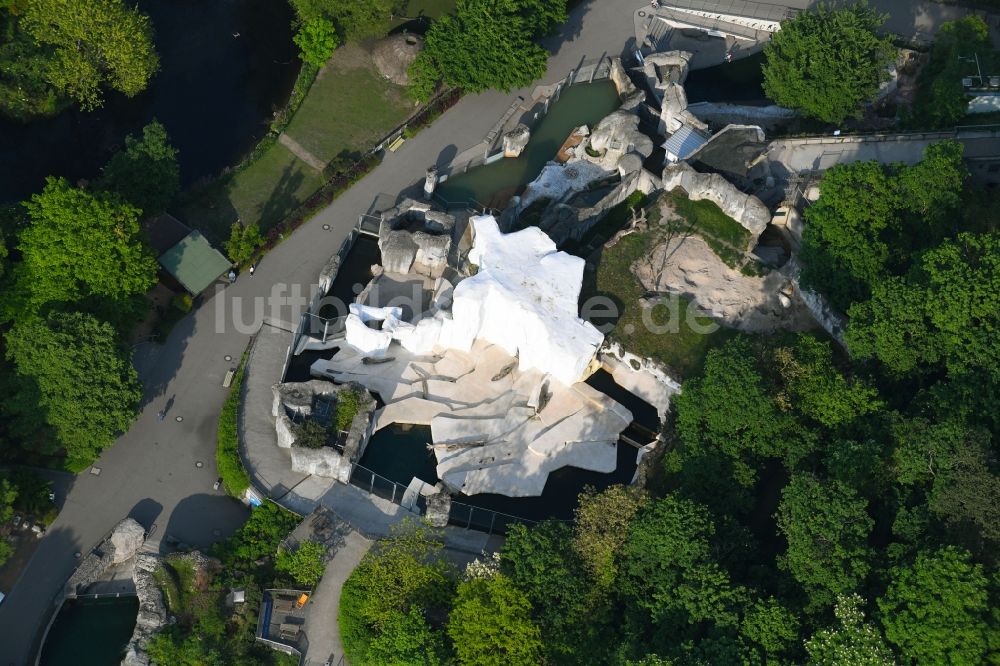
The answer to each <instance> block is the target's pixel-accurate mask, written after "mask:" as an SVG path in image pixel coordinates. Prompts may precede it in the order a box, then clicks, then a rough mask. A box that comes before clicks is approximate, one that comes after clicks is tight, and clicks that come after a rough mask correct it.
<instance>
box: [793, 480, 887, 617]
mask: <svg viewBox="0 0 1000 666" xmlns="http://www.w3.org/2000/svg"><path fill="white" fill-rule="evenodd" d="M866 506H867V502H866V501H865V500H864V499H862V498H859V497H858V496H857V494H856V493H855V492H854V490H853V489H851V488H850V487H849V486H846V485H844V484H843V483H840V482H836V481H834V482H827V483H824V482H821V481H820V480H818V479H816V478H815V477H813V476H812V475H809V474H795V475H793V476H792V479H791V481H790V482H789V483H788V485H787V486H786V487H785V489H784V490H783V491H782V493H781V504H780V505H779V507H778V514H777V516H776V517H777V521H778V529H779V530H780V531H781V533H782V534H783V535H784V536H785V538H786V539H787V540H788V550H787V552H786V553H785V556H784V557H783V558H782V561H781V565H782V566H783V567H786V568H787V570H788V571H789V572H790V573H791V574H792V576H793V577H794V578H795V580H797V581H798V582H799V583H800V584H801V585H802V586H803V587H804V588H805V590H806V593H807V595H808V597H809V600H808V601H809V603H808V605H809V607H810V608H811V609H812V610H818V609H820V608H822V607H823V606H826V605H829V604H830V603H831V602H832V601H833V599H834V598H835V596H836V595H838V594H848V593H851V592H854V591H855V590H856V589H857V588H858V587H859V585H860V584H861V582H862V581H863V580H864V578H865V576H867V575H868V572H869V570H870V566H871V562H870V560H871V552H870V550H869V547H868V544H867V539H868V535H869V534H870V533H871V531H872V526H873V521H872V519H871V517H869V515H868V513H867V511H866Z"/></svg>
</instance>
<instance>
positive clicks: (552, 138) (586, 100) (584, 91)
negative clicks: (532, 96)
mask: <svg viewBox="0 0 1000 666" xmlns="http://www.w3.org/2000/svg"><path fill="white" fill-rule="evenodd" d="M619 106H621V101H620V100H619V99H618V91H617V90H616V89H615V85H614V84H613V83H612V82H611V81H609V80H604V81H595V82H594V83H578V84H576V85H572V86H569V87H567V88H565V89H563V91H562V94H561V96H560V97H559V101H557V102H554V103H553V104H552V105H551V106H550V107H549V112H548V114H546V115H545V117H544V118H543V119H542V120H541V122H540V123H539V124H538V125H537V126H536V127H535V128H534V129H533V130H532V133H531V139H530V140H529V141H528V145H527V146H526V147H525V149H524V152H523V153H521V155H520V157H516V158H504V159H502V160H500V161H499V162H494V163H493V164H486V165H483V166H478V167H474V168H472V169H470V170H469V171H468V172H466V173H459V174H456V175H454V176H452V177H449V178H448V180H446V181H445V182H443V183H441V185H440V186H439V187H438V190H437V194H438V195H440V197H441V198H443V199H444V200H445V201H448V202H450V203H456V204H457V203H462V204H465V203H467V202H481V203H482V204H483V205H487V206H491V207H493V208H502V207H503V206H504V205H506V202H507V199H509V198H510V196H511V195H512V194H515V193H516V191H517V189H518V188H519V187H520V186H522V185H526V184H527V183H530V182H531V181H533V180H534V179H535V177H537V176H538V174H539V173H541V171H542V167H543V166H545V163H546V162H548V161H549V160H552V159H554V158H555V156H556V152H557V151H558V150H559V147H560V146H562V144H563V141H565V140H566V137H568V136H569V133H570V132H572V131H573V128H574V127H579V126H580V125H587V126H589V127H593V126H594V125H596V124H597V123H598V121H600V120H601V118H603V117H604V116H606V115H608V114H609V113H611V112H612V111H614V110H615V109H617V108H618V107H619Z"/></svg>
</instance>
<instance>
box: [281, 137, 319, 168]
mask: <svg viewBox="0 0 1000 666" xmlns="http://www.w3.org/2000/svg"><path fill="white" fill-rule="evenodd" d="M278 143H280V144H281V145H283V146H284V147H285V148H288V150H290V151H292V153H293V154H294V155H295V156H296V157H297V158H299V159H300V160H302V161H303V162H305V163H306V164H308V165H309V166H311V167H312V168H313V169H316V171H322V170H323V167H325V166H326V164H324V162H323V160H321V159H320V158H318V157H316V156H315V155H313V154H312V153H310V152H309V151H308V150H306V148H305V146H303V145H302V144H301V143H299V142H298V141H296V140H295V139H293V138H292V137H290V136H288V135H287V134H285V133H284V132H282V133H281V134H280V135H278Z"/></svg>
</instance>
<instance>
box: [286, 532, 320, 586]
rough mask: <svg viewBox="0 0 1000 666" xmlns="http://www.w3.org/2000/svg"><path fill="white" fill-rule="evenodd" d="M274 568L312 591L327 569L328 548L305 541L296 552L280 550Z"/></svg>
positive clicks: (314, 542)
mask: <svg viewBox="0 0 1000 666" xmlns="http://www.w3.org/2000/svg"><path fill="white" fill-rule="evenodd" d="M274 568H275V569H277V570H278V571H282V572H284V573H287V574H288V575H289V576H291V577H292V578H293V579H295V582H296V583H298V584H299V585H303V586H305V587H306V588H309V589H312V588H313V587H315V585H316V584H317V583H318V582H319V579H320V578H322V577H323V570H324V569H326V546H324V545H323V544H321V543H317V542H316V541H304V542H302V543H300V544H299V546H298V548H296V549H295V550H291V551H289V550H284V549H280V550H278V556H277V558H275V561H274Z"/></svg>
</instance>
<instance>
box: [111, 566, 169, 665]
mask: <svg viewBox="0 0 1000 666" xmlns="http://www.w3.org/2000/svg"><path fill="white" fill-rule="evenodd" d="M159 566H160V558H159V557H157V556H155V555H151V554H148V553H143V554H141V555H139V556H138V557H137V558H136V561H135V569H134V570H133V573H132V580H133V581H134V582H135V593H136V596H138V597H139V614H138V616H137V617H136V620H135V630H134V631H133V632H132V638H131V639H130V640H129V642H128V645H127V646H126V649H125V658H124V659H122V665H123V666H148V664H149V663H150V662H149V656H148V655H147V654H146V643H147V642H148V641H149V639H150V638H151V637H152V636H153V634H155V633H156V632H157V631H159V630H160V628H162V627H164V626H166V625H167V623H168V616H167V608H166V606H165V605H164V603H163V593H162V592H161V591H160V586H159V585H157V583H156V579H155V578H154V577H153V572H154V571H156V569H157V568H158V567H159Z"/></svg>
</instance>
